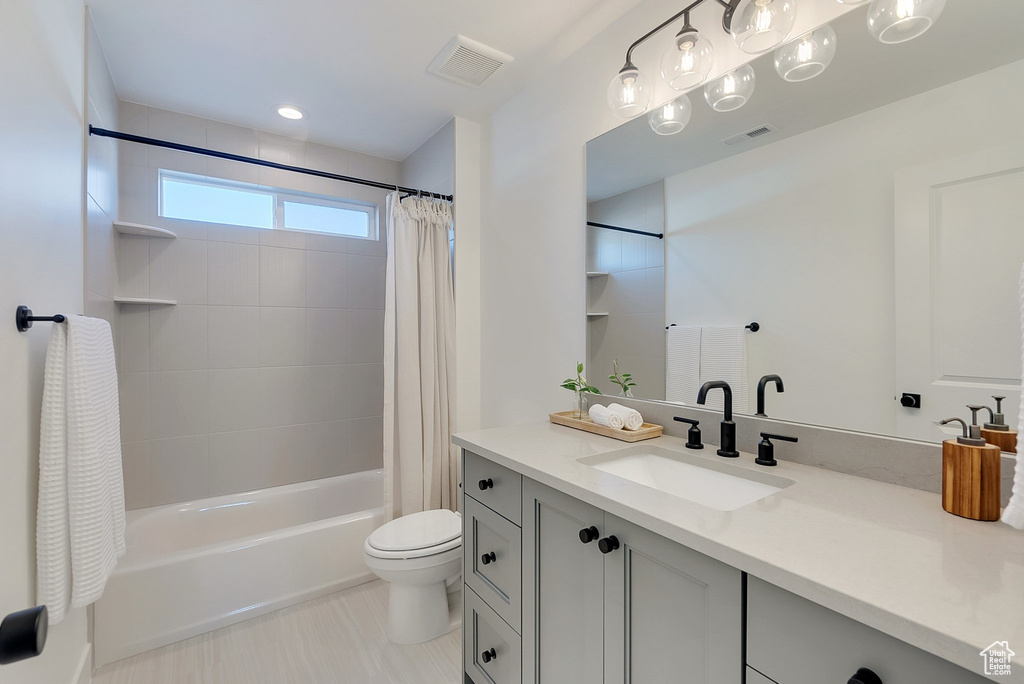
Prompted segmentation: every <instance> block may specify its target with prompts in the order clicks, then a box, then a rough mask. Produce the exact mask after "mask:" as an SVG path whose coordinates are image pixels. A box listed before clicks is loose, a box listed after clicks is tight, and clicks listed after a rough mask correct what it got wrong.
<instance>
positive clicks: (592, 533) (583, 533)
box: [580, 525, 601, 544]
mask: <svg viewBox="0 0 1024 684" xmlns="http://www.w3.org/2000/svg"><path fill="white" fill-rule="evenodd" d="M600 536H601V533H600V532H598V531H597V528H596V527H594V526H593V525H591V526H590V527H584V528H583V529H582V530H580V541H581V542H583V543H584V544H589V543H590V542H592V541H594V540H595V539H597V538H598V537H600Z"/></svg>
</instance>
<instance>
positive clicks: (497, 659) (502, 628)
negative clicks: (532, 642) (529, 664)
mask: <svg viewBox="0 0 1024 684" xmlns="http://www.w3.org/2000/svg"><path fill="white" fill-rule="evenodd" d="M463 603H464V611H465V613H464V616H463V622H462V627H463V629H464V630H465V634H464V637H463V638H464V643H465V649H463V650H464V651H465V654H464V655H465V666H466V673H467V674H468V675H469V676H470V677H471V678H472V679H473V682H474V684H513V683H514V684H522V679H523V675H522V667H523V663H522V646H521V644H520V641H519V635H518V634H516V633H515V632H514V631H513V630H512V628H511V627H509V626H508V625H507V624H505V621H504V620H502V619H501V618H500V617H498V615H497V614H496V613H495V612H494V611H493V610H491V609H490V608H489V607H488V606H487V604H485V603H484V601H483V599H481V598H480V597H479V596H477V595H476V593H475V592H474V591H473V590H472V589H470V590H467V591H466V592H465V596H464V597H463ZM485 654H486V655H485Z"/></svg>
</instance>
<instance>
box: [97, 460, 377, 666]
mask: <svg viewBox="0 0 1024 684" xmlns="http://www.w3.org/2000/svg"><path fill="white" fill-rule="evenodd" d="M383 497H384V490H383V471H380V470H371V471H367V472H363V473H353V474H351V475H341V476H338V477H332V478H326V479H323V480H314V481H312V482H302V483H299V484H292V485H284V486H281V487H271V488H269V489H261V490H258V491H255V492H247V493H245V494H230V495H227V496H219V497H214V498H210V499H202V500H200V501H192V502H189V503H185V504H171V505H168V506H159V507H155V508H146V509H142V510H137V511H129V513H128V528H127V534H126V536H127V545H128V552H127V553H126V554H125V555H124V557H122V558H121V559H120V560H119V561H118V564H117V568H116V569H115V570H114V574H113V575H112V576H111V578H110V581H109V582H108V583H107V588H106V591H104V593H103V597H102V598H100V600H99V601H98V602H96V604H95V608H94V620H95V622H94V632H93V636H94V648H95V654H96V655H95V657H96V663H95V664H96V666H97V667H98V666H100V665H104V664H106V663H109V662H113V661H115V660H120V659H121V658H126V657H128V656H130V655H135V654H137V653H142V652H143V651H148V650H150V649H153V648H157V647H159V646H165V645H167V644H171V643H174V642H176V641H180V640H182V639H185V638H188V637H191V636H195V635H197V634H202V633H203V632H208V631H210V630H212V629H217V628H219V627H224V626H225V625H229V624H232V623H235V622H241V621H242V620H246V619H248V618H250V617H254V616H256V615H260V614H262V613H266V612H269V611H272V610H277V609H278V608H283V607H285V606H289V605H292V604H295V603H300V602H302V601H307V600H309V599H312V598H316V597H318V596H322V595H324V594H328V593H331V592H334V591H340V590H342V589H346V588H348V587H351V586H355V585H357V584H360V583H362V582H367V581H369V580H371V579H373V578H374V575H373V573H372V572H370V570H369V569H368V568H367V567H366V565H365V564H364V563H363V541H364V540H365V539H366V537H367V536H368V535H369V534H370V532H372V531H373V530H375V529H376V528H377V527H379V526H380V525H381V524H383V522H384V509H383Z"/></svg>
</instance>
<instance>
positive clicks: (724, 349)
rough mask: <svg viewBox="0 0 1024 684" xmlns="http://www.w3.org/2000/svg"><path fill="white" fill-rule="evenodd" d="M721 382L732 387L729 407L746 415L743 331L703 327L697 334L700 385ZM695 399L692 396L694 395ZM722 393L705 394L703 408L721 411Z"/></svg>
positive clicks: (747, 385) (747, 388)
mask: <svg viewBox="0 0 1024 684" xmlns="http://www.w3.org/2000/svg"><path fill="white" fill-rule="evenodd" d="M709 380H725V381H726V382H727V383H729V386H730V387H731V388H732V408H733V411H736V412H738V413H750V381H749V380H748V379H747V330H746V328H744V327H742V326H731V327H730V326H721V327H717V326H705V327H703V328H701V331H700V384H701V385H703V384H704V383H705V382H708V381H709ZM695 396H696V395H695ZM724 405H725V400H724V396H723V393H722V392H719V391H715V392H712V393H710V394H708V400H707V407H708V408H711V409H717V410H722V408H723V406H724Z"/></svg>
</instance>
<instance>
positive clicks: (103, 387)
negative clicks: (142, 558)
mask: <svg viewBox="0 0 1024 684" xmlns="http://www.w3.org/2000/svg"><path fill="white" fill-rule="evenodd" d="M44 377H45V380H44V386H43V411H42V421H41V427H40V444H39V509H38V513H37V518H36V591H37V594H38V596H37V600H38V602H39V603H45V604H46V605H47V608H48V610H49V614H50V622H51V623H53V624H56V623H58V622H60V621H61V620H63V619H64V616H65V615H66V614H67V611H68V607H69V606H72V607H79V606H85V605H88V604H90V603H92V602H94V601H96V599H98V598H99V597H100V596H101V595H102V594H103V589H104V587H105V586H106V582H107V578H108V577H109V576H110V573H111V572H112V571H113V570H114V566H115V565H116V564H117V559H118V558H120V557H121V556H123V555H124V552H125V542H124V529H125V511H124V479H123V476H122V471H121V421H120V414H119V409H118V397H117V370H116V367H115V363H114V343H113V339H112V337H111V333H110V324H109V323H107V322H106V321H104V320H102V319H99V318H86V317H84V316H69V317H68V319H67V324H66V325H62V324H59V323H57V324H54V325H53V332H52V333H51V335H50V346H49V348H48V349H47V352H46V370H45V376H44Z"/></svg>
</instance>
